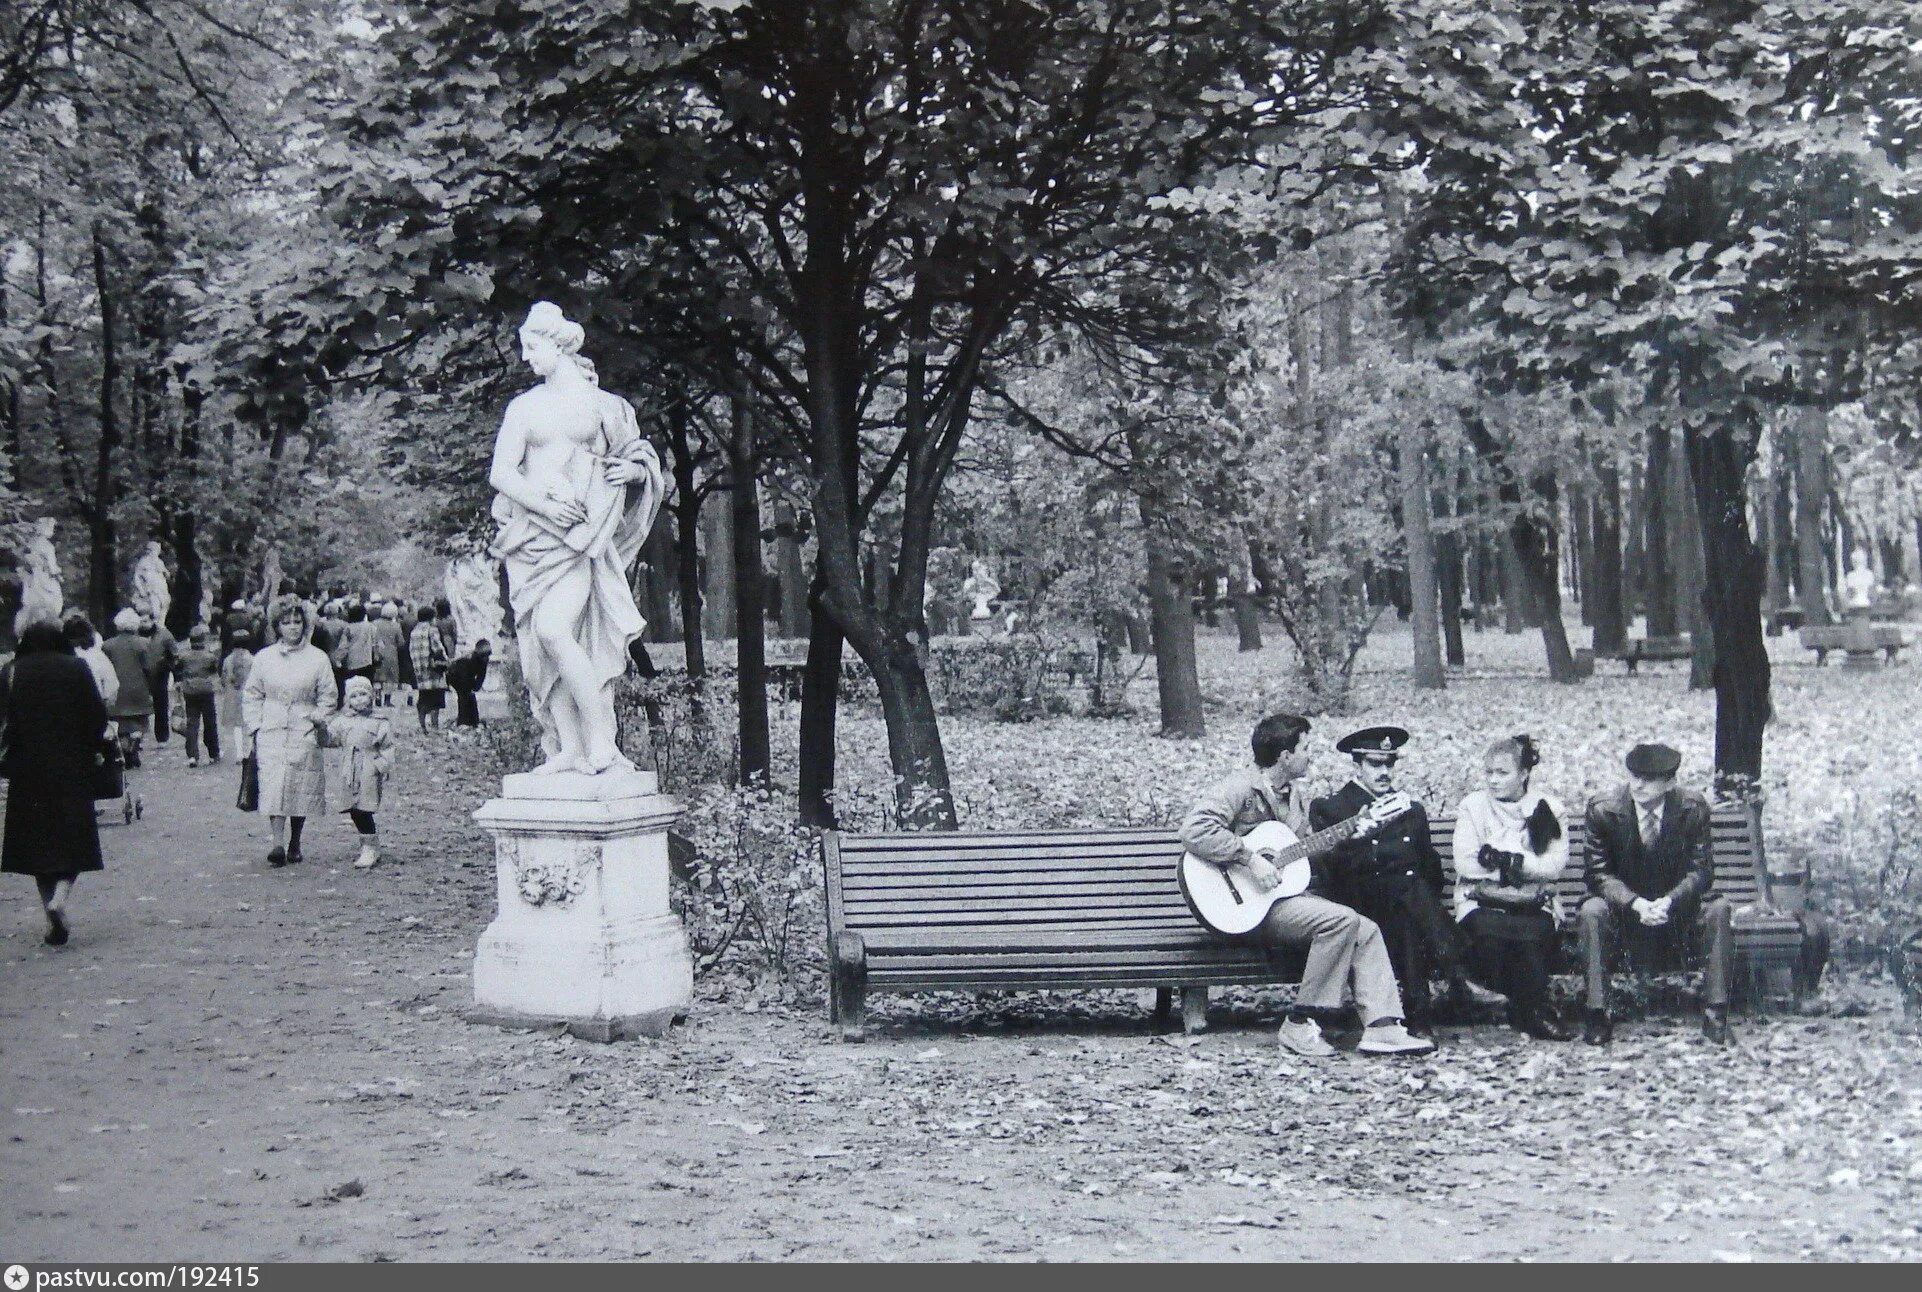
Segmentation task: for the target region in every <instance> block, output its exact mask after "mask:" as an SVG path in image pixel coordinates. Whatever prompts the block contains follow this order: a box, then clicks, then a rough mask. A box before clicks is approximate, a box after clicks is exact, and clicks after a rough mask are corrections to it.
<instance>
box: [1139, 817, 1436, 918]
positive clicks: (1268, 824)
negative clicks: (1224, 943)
mask: <svg viewBox="0 0 1922 1292" xmlns="http://www.w3.org/2000/svg"><path fill="white" fill-rule="evenodd" d="M1414 806H1415V802H1414V800H1413V799H1411V798H1409V797H1408V796H1407V795H1406V794H1399V793H1397V794H1386V795H1383V796H1382V797H1381V798H1378V799H1376V800H1375V801H1374V802H1373V803H1370V804H1369V805H1368V806H1367V807H1365V808H1363V809H1362V810H1361V811H1360V812H1357V813H1356V814H1355V815H1354V816H1351V817H1349V818H1348V819H1347V820H1346V821H1337V822H1336V823H1335V824H1334V825H1331V826H1329V827H1328V828H1327V829H1326V830H1317V831H1315V832H1314V833H1313V834H1311V835H1309V836H1308V837H1307V838H1305V839H1304V838H1300V837H1298V836H1297V835H1296V834H1295V832H1294V831H1293V830H1291V829H1289V827H1288V826H1287V825H1286V824H1284V823H1283V822H1280V821H1264V822H1262V823H1261V824H1260V825H1258V826H1256V827H1255V828H1254V829H1252V830H1250V831H1249V832H1248V833H1247V834H1246V835H1244V836H1242V842H1243V843H1245V844H1247V845H1248V847H1249V849H1250V850H1251V851H1253V852H1254V853H1255V855H1257V856H1259V857H1261V858H1262V859H1263V860H1265V861H1266V862H1267V863H1268V864H1269V865H1271V866H1273V867H1274V868H1275V869H1276V870H1277V871H1278V872H1280V873H1279V875H1278V876H1277V878H1276V880H1275V883H1274V885H1273V887H1270V888H1265V889H1264V888H1262V887H1261V886H1260V885H1259V884H1257V883H1256V882H1255V879H1254V877H1253V876H1252V875H1250V874H1249V873H1248V868H1247V867H1246V866H1244V865H1241V864H1240V863H1237V864H1235V865H1232V866H1227V867H1222V866H1217V865H1215V863H1214V862H1212V861H1203V860H1202V859H1201V858H1200V857H1197V856H1195V855H1194V854H1193V853H1192V852H1184V853H1182V854H1181V865H1180V867H1179V868H1178V870H1177V871H1176V875H1177V878H1178V879H1179V881H1180V884H1181V895H1182V897H1183V898H1185V899H1186V900H1187V902H1188V909H1189V910H1191V911H1193V912H1194V913H1195V918H1196V919H1198V920H1200V921H1201V922H1202V923H1203V924H1205V925H1207V926H1208V927H1209V928H1211V929H1213V930H1214V931H1215V932H1216V933H1247V932H1250V931H1251V930H1253V929H1256V928H1259V927H1260V925H1261V922H1262V921H1263V920H1265V919H1267V918H1268V912H1269V910H1270V909H1271V908H1272V907H1273V906H1274V904H1275V903H1276V902H1279V901H1283V900H1285V899H1287V898H1290V897H1295V896H1298V895H1299V894H1301V893H1305V892H1307V891H1308V883H1309V880H1310V879H1312V878H1313V866H1312V862H1313V859H1314V858H1316V857H1319V856H1321V855H1322V854H1323V853H1325V852H1329V851H1331V850H1332V849H1334V848H1337V847H1339V846H1340V845H1342V844H1344V843H1346V842H1348V841H1349V840H1350V839H1353V838H1354V837H1355V836H1357V835H1363V834H1372V833H1373V832H1374V831H1376V830H1379V829H1381V827H1383V826H1385V825H1387V824H1388V823H1389V822H1390V821H1393V820H1394V819H1395V818H1396V817H1398V816H1402V815H1404V814H1406V813H1407V812H1409V811H1410V810H1412V809H1413V808H1414Z"/></svg>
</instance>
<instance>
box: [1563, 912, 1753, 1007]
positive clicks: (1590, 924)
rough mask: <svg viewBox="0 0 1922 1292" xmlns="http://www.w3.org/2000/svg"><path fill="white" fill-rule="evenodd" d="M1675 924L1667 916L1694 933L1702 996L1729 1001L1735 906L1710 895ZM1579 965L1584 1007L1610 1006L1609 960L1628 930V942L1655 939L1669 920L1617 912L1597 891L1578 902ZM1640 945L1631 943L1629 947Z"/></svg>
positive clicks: (1678, 930)
mask: <svg viewBox="0 0 1922 1292" xmlns="http://www.w3.org/2000/svg"><path fill="white" fill-rule="evenodd" d="M1681 918H1682V920H1684V921H1686V922H1685V923H1680V924H1678V923H1677V922H1676V917H1675V916H1671V917H1670V924H1671V925H1674V926H1675V927H1674V933H1675V934H1687V933H1692V934H1693V935H1694V936H1695V937H1696V939H1697V940H1698V942H1699V945H1700V947H1701V951H1702V960H1703V974H1702V978H1703V981H1702V1002H1703V1003H1704V1004H1707V1005H1717V1006H1727V1004H1728V984H1729V977H1730V975H1731V973H1732V972H1733V970H1734V967H1735V923H1734V919H1735V909H1734V908H1733V907H1732V906H1730V905H1729V904H1728V900H1727V899H1726V898H1721V897H1711V898H1709V899H1708V900H1707V901H1706V902H1704V903H1702V905H1701V908H1700V909H1699V910H1697V911H1696V912H1694V916H1693V919H1692V920H1690V919H1689V918H1688V916H1687V913H1686V912H1685V913H1683V915H1682V917H1681ZM1581 926H1582V965H1583V968H1584V970H1585V971H1586V973H1587V976H1588V1007H1589V1008H1590V1009H1599V1010H1606V1009H1607V1008H1608V964H1609V961H1610V960H1611V959H1612V958H1613V957H1614V953H1615V950H1616V948H1617V947H1618V946H1619V945H1620V943H1621V941H1622V938H1623V934H1624V932H1626V933H1627V934H1628V936H1629V941H1630V942H1631V944H1640V943H1644V942H1659V941H1660V940H1661V939H1662V937H1663V935H1664V934H1666V933H1667V932H1668V928H1667V926H1663V927H1661V928H1655V929H1645V928H1643V927H1642V926H1641V924H1640V922H1639V921H1638V920H1636V918H1635V913H1634V912H1633V911H1621V912H1618V911H1616V910H1615V908H1614V907H1612V906H1610V905H1609V904H1608V903H1607V902H1606V901H1604V900H1603V899H1602V898H1599V897H1590V898H1589V899H1588V900H1587V901H1585V902H1583V903H1582V912H1581ZM1638 949H1640V947H1639V945H1632V946H1631V950H1638Z"/></svg>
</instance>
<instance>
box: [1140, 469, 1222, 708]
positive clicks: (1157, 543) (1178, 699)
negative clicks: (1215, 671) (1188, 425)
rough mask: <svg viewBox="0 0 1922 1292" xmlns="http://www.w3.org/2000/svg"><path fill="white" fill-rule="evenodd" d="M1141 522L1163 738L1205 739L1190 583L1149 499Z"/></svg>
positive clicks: (1142, 505) (1142, 504) (1143, 508)
mask: <svg viewBox="0 0 1922 1292" xmlns="http://www.w3.org/2000/svg"><path fill="white" fill-rule="evenodd" d="M1141 522H1142V528H1143V531H1144V534H1143V541H1144V543H1145V544H1146V545H1147V549H1148V608H1149V614H1150V617H1151V619H1152V621H1153V624H1154V646H1155V676H1156V685H1157V688H1158V689H1159V692H1160V699H1161V734H1162V735H1164V736H1184V737H1187V736H1197V737H1198V736H1204V735H1206V734H1207V733H1208V723H1207V718H1206V717H1205V715H1204V714H1203V712H1202V707H1201V677H1200V674H1199V673H1197V672H1196V669H1195V613H1194V603H1193V602H1191V601H1190V600H1189V598H1188V591H1187V588H1188V582H1187V579H1186V578H1185V577H1184V574H1183V572H1182V571H1181V570H1180V569H1179V568H1178V566H1177V563H1176V562H1175V560H1174V559H1173V558H1172V557H1171V556H1170V555H1169V552H1168V540H1167V536H1166V535H1165V534H1163V533H1162V531H1161V523H1160V518H1159V517H1158V516H1157V515H1156V514H1155V509H1154V507H1153V506H1152V505H1151V504H1150V503H1149V502H1148V501H1147V500H1146V499H1145V498H1144V499H1143V500H1142V502H1141Z"/></svg>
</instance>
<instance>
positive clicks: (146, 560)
mask: <svg viewBox="0 0 1922 1292" xmlns="http://www.w3.org/2000/svg"><path fill="white" fill-rule="evenodd" d="M173 602H174V598H173V592H172V590H171V589H170V588H169V587H168V586H167V563H166V562H165V561H163V560H161V559H160V543H159V540H157V539H156V540H154V541H152V542H149V543H148V544H147V548H146V550H145V551H143V552H142V553H141V554H140V559H139V560H138V561H136V562H134V567H133V595H132V596H131V597H130V598H128V602H127V604H128V605H130V606H132V607H133V608H134V609H135V610H138V611H139V612H140V613H141V614H143V615H152V616H153V621H154V622H155V623H157V624H164V623H166V622H167V611H168V610H169V609H171V608H172V606H173Z"/></svg>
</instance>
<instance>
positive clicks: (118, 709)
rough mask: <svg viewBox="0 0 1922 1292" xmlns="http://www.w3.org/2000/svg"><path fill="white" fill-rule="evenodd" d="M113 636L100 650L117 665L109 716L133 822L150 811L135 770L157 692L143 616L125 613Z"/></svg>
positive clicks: (128, 814) (125, 807)
mask: <svg viewBox="0 0 1922 1292" xmlns="http://www.w3.org/2000/svg"><path fill="white" fill-rule="evenodd" d="M113 628H114V632H113V636H111V637H109V638H107V640H106V641H105V642H104V643H102V645H101V647H100V649H101V650H103V651H105V652H106V655H107V658H108V659H109V660H111V661H112V662H113V672H114V676H115V678H117V679H118V680H119V687H118V689H117V690H116V691H115V693H114V698H113V701H112V703H111V704H109V705H108V707H107V712H108V714H109V715H111V716H112V718H113V721H114V726H115V728H116V729H117V730H118V731H119V733H120V758H121V761H122V762H123V763H125V764H126V770H127V772H128V773H129V774H128V776H127V778H126V793H125V795H124V796H123V797H122V799H121V808H122V812H123V814H124V815H125V816H126V818H127V819H128V820H129V821H131V820H133V819H134V818H135V817H137V816H139V815H141V814H142V813H143V812H144V811H145V810H146V803H145V802H144V801H143V800H142V799H141V797H140V795H139V793H137V792H136V791H135V790H134V787H133V776H132V774H131V773H132V772H133V770H134V769H135V768H136V767H138V766H140V742H141V741H142V740H143V739H145V737H146V734H147V724H148V722H150V721H151V720H152V719H153V691H152V690H151V689H150V688H149V687H148V685H147V639H146V638H144V637H142V636H141V635H140V612H139V611H138V610H133V609H127V610H122V611H121V612H120V613H119V614H117V615H115V616H114V617H113Z"/></svg>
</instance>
